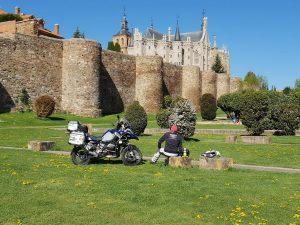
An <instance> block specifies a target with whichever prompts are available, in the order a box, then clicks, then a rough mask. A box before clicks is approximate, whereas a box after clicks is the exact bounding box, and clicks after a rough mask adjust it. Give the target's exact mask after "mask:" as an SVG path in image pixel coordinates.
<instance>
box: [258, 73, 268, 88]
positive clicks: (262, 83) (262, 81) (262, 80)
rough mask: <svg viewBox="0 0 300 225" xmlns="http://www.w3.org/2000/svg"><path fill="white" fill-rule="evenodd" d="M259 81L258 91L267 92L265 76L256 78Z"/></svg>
mask: <svg viewBox="0 0 300 225" xmlns="http://www.w3.org/2000/svg"><path fill="white" fill-rule="evenodd" d="M257 79H258V80H259V86H260V90H269V85H268V80H267V78H266V77H265V76H257Z"/></svg>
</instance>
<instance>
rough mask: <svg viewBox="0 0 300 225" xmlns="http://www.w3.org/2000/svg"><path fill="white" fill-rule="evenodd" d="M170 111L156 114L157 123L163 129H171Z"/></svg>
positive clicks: (161, 111) (164, 110) (165, 110)
mask: <svg viewBox="0 0 300 225" xmlns="http://www.w3.org/2000/svg"><path fill="white" fill-rule="evenodd" d="M171 114H172V113H171V111H170V109H161V110H160V111H159V112H158V113H157V114H156V121H157V124H158V126H160V127H161V128H169V116H170V115H171Z"/></svg>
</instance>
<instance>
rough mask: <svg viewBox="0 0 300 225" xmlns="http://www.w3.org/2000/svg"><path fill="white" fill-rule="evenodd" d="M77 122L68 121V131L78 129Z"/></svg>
mask: <svg viewBox="0 0 300 225" xmlns="http://www.w3.org/2000/svg"><path fill="white" fill-rule="evenodd" d="M78 126H79V122H78V121H70V122H69V123H68V131H76V130H78Z"/></svg>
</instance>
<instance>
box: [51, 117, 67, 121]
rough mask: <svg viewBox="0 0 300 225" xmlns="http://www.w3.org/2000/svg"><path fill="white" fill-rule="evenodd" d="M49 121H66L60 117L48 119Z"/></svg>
mask: <svg viewBox="0 0 300 225" xmlns="http://www.w3.org/2000/svg"><path fill="white" fill-rule="evenodd" d="M48 119H49V120H58V121H61V120H66V119H65V118H61V117H48Z"/></svg>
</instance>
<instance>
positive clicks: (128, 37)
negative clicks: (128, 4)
mask: <svg viewBox="0 0 300 225" xmlns="http://www.w3.org/2000/svg"><path fill="white" fill-rule="evenodd" d="M112 39H113V43H114V44H116V43H118V44H119V45H120V46H121V52H122V53H124V54H127V53H128V52H127V48H128V46H129V45H131V41H132V34H131V33H130V32H129V28H128V21H127V18H126V13H125V10H124V14H123V19H122V22H121V30H120V31H119V32H118V33H117V34H115V35H114V36H113V38H112Z"/></svg>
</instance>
